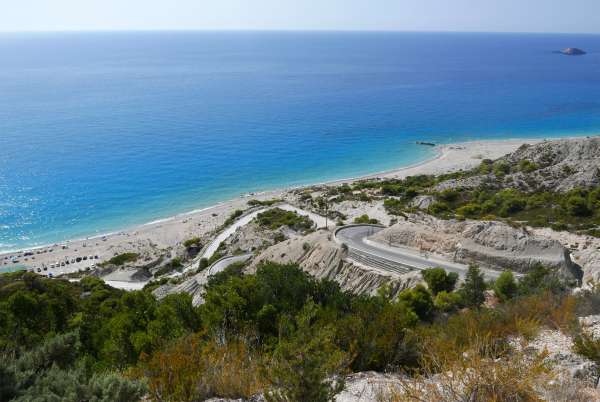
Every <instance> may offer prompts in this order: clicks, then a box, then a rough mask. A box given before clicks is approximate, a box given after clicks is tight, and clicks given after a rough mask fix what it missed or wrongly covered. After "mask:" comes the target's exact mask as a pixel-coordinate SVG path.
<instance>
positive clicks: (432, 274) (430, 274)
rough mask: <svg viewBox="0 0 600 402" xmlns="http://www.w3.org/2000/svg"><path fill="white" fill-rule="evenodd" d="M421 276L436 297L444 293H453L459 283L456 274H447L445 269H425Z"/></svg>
mask: <svg viewBox="0 0 600 402" xmlns="http://www.w3.org/2000/svg"><path fill="white" fill-rule="evenodd" d="M421 275H422V276H423V279H424V280H425V282H426V283H427V286H428V288H429V290H430V291H431V293H432V294H433V295H434V296H435V295H437V294H438V293H439V292H442V291H445V292H448V293H449V292H452V291H453V290H454V286H456V282H457V281H458V274H457V273H456V272H446V271H445V270H444V269H443V268H430V269H425V270H423V271H421Z"/></svg>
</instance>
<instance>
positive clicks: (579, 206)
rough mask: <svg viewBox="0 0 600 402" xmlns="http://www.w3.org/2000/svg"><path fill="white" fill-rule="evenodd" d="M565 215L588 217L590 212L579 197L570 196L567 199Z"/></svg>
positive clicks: (585, 203)
mask: <svg viewBox="0 0 600 402" xmlns="http://www.w3.org/2000/svg"><path fill="white" fill-rule="evenodd" d="M567 213H568V214H569V215H571V216H588V215H590V210H589V209H588V206H587V201H586V199H585V198H583V197H582V196H580V195H572V196H570V197H569V198H568V199H567Z"/></svg>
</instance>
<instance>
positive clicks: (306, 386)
mask: <svg viewBox="0 0 600 402" xmlns="http://www.w3.org/2000/svg"><path fill="white" fill-rule="evenodd" d="M316 310H317V307H316V306H315V305H314V304H312V303H308V304H307V305H306V306H305V307H304V309H303V311H302V312H301V313H300V315H299V317H298V319H297V320H296V325H295V326H296V331H295V334H294V336H293V337H292V338H291V339H289V340H282V341H280V342H279V344H278V345H277V348H276V349H275V353H274V357H275V364H273V366H272V367H271V368H270V370H269V378H270V381H271V383H272V387H271V389H270V390H269V392H267V394H266V395H265V397H266V399H267V401H269V402H291V401H311V402H334V401H335V395H336V394H338V393H339V392H341V391H342V390H343V389H344V381H343V376H342V374H344V372H345V369H346V367H347V365H348V362H349V360H350V359H349V357H348V356H347V355H346V354H345V353H344V352H343V351H341V350H340V349H339V348H338V347H337V345H336V344H335V342H334V339H335V331H334V330H333V328H331V327H321V326H316V325H311V321H312V320H314V319H315V318H316V314H317V311H316Z"/></svg>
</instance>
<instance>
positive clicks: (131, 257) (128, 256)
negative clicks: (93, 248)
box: [108, 253, 140, 266]
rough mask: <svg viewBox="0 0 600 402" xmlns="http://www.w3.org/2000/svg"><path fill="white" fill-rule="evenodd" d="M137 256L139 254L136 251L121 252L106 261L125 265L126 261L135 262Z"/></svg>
mask: <svg viewBox="0 0 600 402" xmlns="http://www.w3.org/2000/svg"><path fill="white" fill-rule="evenodd" d="M139 257H140V255H139V254H138V253H123V254H119V255H116V256H114V257H113V258H111V259H110V260H108V263H109V264H112V265H117V266H121V265H125V264H126V263H128V262H135V261H137V259H138V258H139Z"/></svg>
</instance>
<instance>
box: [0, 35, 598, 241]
mask: <svg viewBox="0 0 600 402" xmlns="http://www.w3.org/2000/svg"><path fill="white" fill-rule="evenodd" d="M568 46H576V47H580V48H583V49H585V50H587V51H588V54H587V55H586V56H582V57H567V56H562V55H558V54H555V53H553V51H554V50H556V49H561V48H564V47H568ZM0 54H2V60H3V61H2V64H1V65H0V94H1V96H0V250H8V249H14V248H21V247H27V246H33V245H39V244H47V243H52V242H55V241H60V240H63V239H67V238H77V237H83V236H87V235H93V234H97V233H105V232H109V231H113V230H117V229H121V228H124V227H128V226H131V225H134V224H139V223H144V222H147V221H151V220H154V219H158V218H163V217H166V216H170V215H173V214H176V213H180V212H185V211H188V210H192V209H195V208H201V207H205V206H208V205H211V204H214V203H215V202H218V201H223V200H226V199H230V198H232V197H235V196H237V195H239V194H241V193H246V192H250V191H260V190H266V189H272V188H277V187H281V186H292V185H301V184H308V183H313V182H321V181H325V180H331V179H337V178H344V177H352V176H357V175H362V174H367V173H371V172H375V171H381V170H387V169H390V168H395V167H398V166H402V165H408V164H412V163H415V162H418V161H421V160H423V159H426V158H428V157H431V156H432V155H431V150H430V149H428V148H427V147H419V146H416V145H415V144H414V142H415V141H416V140H425V141H435V142H439V143H448V142H455V141H465V140H476V139H499V138H515V137H552V136H562V135H585V134H588V133H598V132H600V36H591V35H588V36H584V35H517V34H514V35H513V34H448V33H446V34H442V33H436V34H433V33H420V34H416V33H281V32H272V33H266V32H262V33H260V32H254V33H251V32H235V33H233V32H231V33H228V32H220V33H211V32H203V33H199V32H185V33H184V32H180V33H170V32H162V33H85V34H83V33H68V34H66V33H62V34H58V33H57V34H0Z"/></svg>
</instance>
